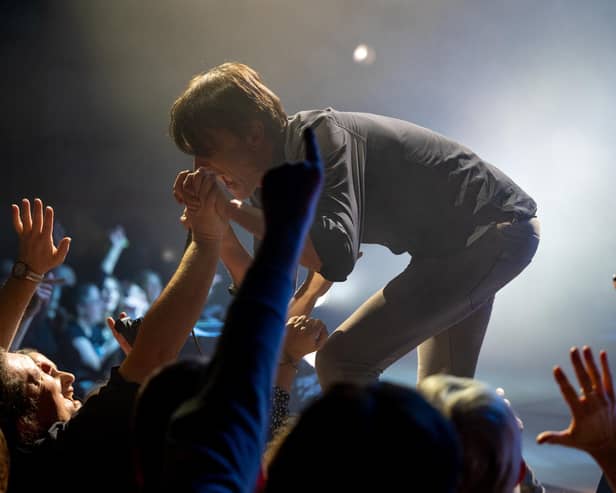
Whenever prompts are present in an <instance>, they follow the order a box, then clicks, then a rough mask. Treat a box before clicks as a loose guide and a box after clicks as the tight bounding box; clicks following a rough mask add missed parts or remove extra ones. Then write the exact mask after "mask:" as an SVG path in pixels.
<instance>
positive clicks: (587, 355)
mask: <svg viewBox="0 0 616 493" xmlns="http://www.w3.org/2000/svg"><path fill="white" fill-rule="evenodd" d="M582 354H583V355H584V362H585V363H586V369H587V370H588V375H589V376H590V381H591V384H592V388H593V390H595V392H600V393H601V394H603V385H601V376H600V374H599V368H597V364H596V363H595V357H594V355H593V354H592V349H590V347H588V346H584V348H583V349H582Z"/></svg>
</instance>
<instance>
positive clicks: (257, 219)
mask: <svg viewBox="0 0 616 493" xmlns="http://www.w3.org/2000/svg"><path fill="white" fill-rule="evenodd" d="M227 214H228V216H229V219H231V220H232V221H234V222H236V223H237V224H239V225H240V226H242V227H243V228H244V229H246V230H247V231H249V232H250V233H252V234H253V235H254V236H255V237H257V238H258V239H263V234H264V231H265V221H264V220H263V211H262V210H261V209H259V208H257V207H253V206H251V205H248V204H245V203H243V202H238V201H237V200H232V201H229V202H228V204H227ZM299 263H300V264H301V265H303V266H305V267H307V268H309V269H312V270H315V271H318V270H319V269H320V268H321V259H320V258H319V255H318V254H317V251H316V250H315V248H314V245H313V244H312V241H311V240H310V237H309V236H308V237H306V242H305V243H304V248H303V250H302V252H301V256H300V259H299Z"/></svg>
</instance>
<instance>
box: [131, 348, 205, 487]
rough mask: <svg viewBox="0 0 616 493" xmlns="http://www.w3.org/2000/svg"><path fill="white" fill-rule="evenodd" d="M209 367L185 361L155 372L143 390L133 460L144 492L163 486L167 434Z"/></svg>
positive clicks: (138, 403) (137, 407) (137, 410)
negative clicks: (168, 428)
mask: <svg viewBox="0 0 616 493" xmlns="http://www.w3.org/2000/svg"><path fill="white" fill-rule="evenodd" d="M207 370H208V363H207V361H206V360H203V359H183V360H179V361H177V362H175V363H171V364H169V365H166V366H163V367H162V368H160V369H159V370H157V371H155V372H154V373H153V374H152V375H151V376H150V378H148V380H147V381H146V382H145V383H144V384H143V385H142V386H141V389H140V390H139V393H138V395H137V399H136V404H135V413H134V417H133V432H134V433H133V438H134V452H135V453H134V457H135V465H136V470H137V477H138V482H139V484H140V486H141V489H142V491H155V490H156V489H157V485H158V486H162V485H161V484H160V481H161V480H162V477H161V473H162V471H163V459H164V455H165V434H166V431H167V427H168V425H169V420H170V419H171V417H172V415H173V413H174V412H175V411H176V410H177V408H178V407H179V406H180V405H181V404H182V403H184V402H185V401H186V400H187V399H190V398H191V397H193V396H194V395H195V394H196V393H197V392H198V391H199V389H200V388H201V387H202V385H203V382H204V379H205V378H206V375H207Z"/></svg>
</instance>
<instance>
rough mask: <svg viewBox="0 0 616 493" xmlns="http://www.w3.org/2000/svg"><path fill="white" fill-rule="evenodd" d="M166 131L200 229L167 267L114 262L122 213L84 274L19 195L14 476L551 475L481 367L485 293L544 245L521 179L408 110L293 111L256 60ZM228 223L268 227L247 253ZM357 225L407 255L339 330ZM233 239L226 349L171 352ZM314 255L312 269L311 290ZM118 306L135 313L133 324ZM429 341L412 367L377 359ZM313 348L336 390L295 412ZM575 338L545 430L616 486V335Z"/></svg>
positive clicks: (466, 488) (484, 479)
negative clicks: (606, 340) (557, 427)
mask: <svg viewBox="0 0 616 493" xmlns="http://www.w3.org/2000/svg"><path fill="white" fill-rule="evenodd" d="M171 133H172V135H173V137H174V138H175V140H176V143H177V144H178V146H179V147H180V149H182V150H184V151H185V152H189V153H190V154H192V155H194V156H195V169H194V170H185V171H182V172H180V173H179V174H178V175H177V177H176V179H175V181H174V183H173V193H174V195H175V197H176V199H177V200H178V202H179V203H180V204H181V205H182V207H183V212H182V213H181V216H180V221H181V222H182V224H183V225H184V226H185V227H186V228H187V230H188V231H189V238H188V241H187V246H186V249H185V251H184V254H183V256H182V258H181V260H180V262H179V264H178V266H177V269H176V271H175V272H174V274H173V275H172V277H171V278H170V279H169V281H168V282H167V283H166V285H165V286H164V287H163V286H162V284H163V283H162V282H161V281H160V279H157V278H156V276H155V275H154V273H152V272H144V275H143V276H140V279H139V280H138V281H139V282H134V283H132V282H131V283H121V282H119V281H118V280H117V279H116V278H115V277H113V270H114V266H115V263H116V262H117V259H118V257H119V255H120V253H121V251H122V249H123V248H125V247H126V244H127V242H126V237H125V235H123V234H122V232H121V230H116V231H114V233H113V234H112V236H111V243H112V246H111V249H110V252H109V254H108V255H107V256H106V257H105V259H104V260H103V262H102V268H101V270H102V276H101V279H100V281H99V282H96V283H79V282H77V281H76V280H75V279H74V278H75V275H74V273H71V270H70V269H69V268H68V267H67V266H66V264H65V263H64V261H65V259H66V257H67V255H68V254H69V249H70V244H71V241H72V240H71V239H70V238H68V237H61V238H60V237H58V236H59V235H55V236H54V225H55V220H54V210H53V208H52V207H51V206H49V205H48V206H45V205H44V204H43V203H42V201H41V200H40V199H34V201H33V202H30V201H29V200H28V199H23V201H22V202H21V203H20V204H14V205H13V206H12V214H13V225H14V229H15V232H16V234H17V236H18V238H19V248H18V251H17V252H16V255H15V258H16V262H14V263H11V268H10V272H7V275H6V281H5V282H4V284H3V285H2V287H0V430H1V432H2V433H1V434H0V453H1V458H2V468H1V471H0V490H1V491H11V492H17V491H38V490H42V489H50V490H54V491H66V492H71V491H82V490H83V489H86V490H88V491H95V492H96V491H101V492H102V491H105V492H109V491H118V492H124V491H126V492H134V491H143V492H148V491H152V492H156V491H173V492H175V491H195V492H196V491H216V492H249V493H252V492H265V493H268V492H285V493H286V492H300V493H301V492H313V491H336V492H340V491H371V492H372V491H391V490H396V491H397V490H401V489H402V490H409V491H421V492H434V493H440V492H443V493H446V492H447V493H449V492H459V493H467V492H468V493H470V492H495V493H510V492H513V491H515V490H516V489H517V490H518V491H522V492H524V493H526V492H532V491H542V490H543V488H542V486H541V484H540V483H539V482H538V481H537V479H536V478H535V476H534V474H533V472H532V470H531V468H530V467H529V465H528V464H526V463H525V461H524V458H523V450H522V440H521V436H522V428H521V424H520V420H519V419H518V417H517V416H516V415H515V413H514V410H513V409H512V407H511V405H510V403H509V402H508V401H506V400H505V399H504V397H503V396H502V395H500V394H499V393H497V392H496V391H494V390H493V389H491V388H489V387H488V386H487V385H485V384H483V383H481V382H479V381H477V380H475V379H474V378H473V377H474V371H475V365H476V362H477V358H478V357H479V351H480V347H481V343H482V340H483V335H484V333H485V331H486V328H487V325H488V321H489V318H490V313H491V310H492V307H493V301H494V295H495V293H496V292H497V291H498V290H500V289H501V288H502V287H504V286H505V285H506V284H507V283H508V282H509V281H511V280H512V279H514V278H515V277H516V276H517V275H518V274H520V272H522V270H523V269H524V268H525V267H526V266H527V265H528V264H529V263H530V261H531V259H532V257H533V255H534V253H535V250H536V248H537V246H538V242H539V230H538V221H537V218H536V216H535V213H536V205H535V203H534V201H533V200H532V199H531V198H530V197H529V196H528V195H527V194H525V193H524V192H523V191H522V190H521V188H519V187H518V186H517V185H515V183H514V182H513V181H512V180H511V179H510V178H508V177H507V176H506V175H505V174H504V173H502V172H501V171H499V170H498V169H496V168H494V167H493V166H491V165H489V164H488V163H485V162H484V161H482V160H481V159H479V158H478V157H477V156H476V155H475V154H474V153H473V152H472V151H470V150H469V149H467V148H465V147H463V146H461V145H459V144H456V143H454V142H452V141H450V140H448V139H446V138H445V137H442V136H440V135H438V134H435V133H433V132H431V131H429V130H427V129H422V128H421V127H417V126H414V125H412V124H410V123H407V122H401V121H398V120H392V119H388V118H385V117H379V116H376V115H366V114H360V113H340V112H336V111H335V110H326V111H312V112H300V114H298V115H295V116H293V117H290V118H288V119H287V118H286V115H285V114H284V111H283V110H282V106H281V104H280V101H279V100H278V98H277V96H275V94H274V93H273V92H272V91H271V90H269V89H268V88H267V87H265V86H264V84H263V83H262V81H261V79H260V77H259V76H258V74H257V73H256V72H254V71H253V70H252V69H250V68H249V67H246V66H244V65H241V64H224V65H223V66H220V67H216V68H215V69H213V70H211V71H209V72H207V73H206V74H202V75H200V76H198V77H196V78H195V79H193V80H192V81H191V83H190V84H189V87H188V88H187V90H186V91H185V93H184V94H182V96H181V97H180V98H178V100H177V101H176V103H175V104H174V106H173V108H172V122H171ZM321 156H322V157H321ZM378 156H381V157H383V160H382V162H381V163H380V164H382V167H381V168H379V170H380V171H378V172H377V170H376V167H375V165H374V164H372V165H371V164H370V163H373V162H374V161H375V160H376V159H377V157H378ZM401 170H402V171H401ZM398 172H399V173H400V174H397V173H398ZM394 181H396V183H394ZM441 188H442V190H441ZM225 189H226V190H225ZM405 190H406V192H405ZM435 190H441V191H442V194H441V195H438V194H435V193H434V191H435ZM227 192H229V193H230V194H231V195H232V197H231V198H230V197H229V195H228V193H227ZM414 194H415V195H414ZM437 195H438V196H437ZM249 197H250V198H251V199H252V205H248V204H246V202H245V200H246V199H248V198H249ZM405 202H408V203H407V204H406V205H405V204H404V203H405ZM403 206H404V209H401V208H402V207H403ZM231 222H236V223H238V224H239V225H240V226H243V227H245V228H246V229H248V230H249V231H251V232H252V233H253V234H254V235H255V238H256V240H257V245H256V247H255V252H254V258H253V257H252V256H251V255H250V254H249V252H247V251H246V250H245V249H244V247H243V246H242V245H241V243H240V242H239V241H238V240H237V237H236V236H235V234H234V232H233V229H232V228H231ZM60 236H61V235H60ZM362 242H377V243H381V244H385V245H386V246H388V247H389V248H390V249H391V250H392V251H394V252H401V251H409V252H410V253H412V255H413V258H412V260H411V263H410V265H409V266H408V267H407V268H406V269H405V271H404V272H402V273H401V274H400V275H399V276H398V277H396V278H395V279H393V280H392V281H391V282H390V283H389V284H388V285H387V286H386V287H385V288H384V289H382V290H379V291H378V292H377V293H375V295H374V296H373V297H372V298H371V299H370V300H368V301H367V302H366V303H365V304H364V305H363V306H362V307H360V308H359V309H358V310H357V311H356V312H354V313H353V314H351V316H350V317H349V319H348V320H347V321H346V322H344V323H343V324H342V326H341V327H338V328H337V329H336V330H334V331H332V332H331V333H329V331H328V329H327V328H326V327H325V325H324V324H323V322H322V321H320V320H318V319H315V318H313V317H311V311H312V309H313V308H314V305H315V303H316V300H317V299H318V297H319V296H321V295H322V294H324V293H325V292H326V291H327V290H328V289H329V288H330V286H331V285H332V283H333V282H342V281H344V279H345V278H346V276H347V275H348V273H349V272H350V271H351V270H352V268H353V266H354V264H355V261H356V260H357V259H358V258H359V256H360V252H359V245H360V244H361V243H362ZM220 260H222V262H223V263H224V265H225V266H226V268H227V269H228V271H229V275H230V276H231V278H232V279H233V283H234V287H233V288H232V289H231V291H232V292H233V293H234V297H233V300H232V302H231V304H230V306H229V308H228V310H227V311H226V313H225V316H224V326H223V328H222V330H221V332H220V336H219V339H218V342H217V345H216V349H215V351H214V353H213V356H212V358H211V359H203V358H179V355H180V353H181V351H182V348H183V346H184V344H185V343H186V340H187V338H188V337H189V335H190V333H191V331H192V330H193V329H194V327H195V326H196V325H197V323H198V321H199V319H200V318H201V317H202V316H203V313H204V308H205V307H206V306H207V301H208V296H209V294H210V292H211V289H212V286H213V284H214V283H215V282H216V276H217V268H218V265H219V261H220ZM299 265H304V266H306V267H307V268H308V269H309V273H308V275H307V277H306V279H305V281H304V283H303V284H302V286H301V287H300V288H299V289H296V277H297V270H298V267H299ZM60 279H61V280H62V282H58V280H60ZM42 307H44V310H43V309H42ZM37 317H38V320H37ZM118 318H123V319H124V318H128V319H132V320H137V319H138V320H140V325H139V330H138V331H137V333H136V337H135V339H134V341H130V342H129V340H127V338H126V337H125V336H124V335H123V333H122V331H121V330H119V326H118ZM103 319H104V321H105V324H104V325H103V324H102V321H103ZM35 321H36V322H35ZM418 345H419V355H420V363H419V365H420V367H419V372H418V377H419V378H418V382H417V385H416V386H413V385H411V384H410V383H409V385H401V384H393V383H387V382H382V381H379V379H378V377H379V375H380V373H381V372H382V371H383V370H384V369H385V368H386V367H387V366H388V365H389V364H391V363H392V362H393V361H395V360H396V359H397V358H399V357H401V356H402V355H404V354H406V353H407V352H408V351H410V350H411V349H413V348H414V347H416V346H418ZM314 352H316V354H317V357H316V365H317V373H318V377H319V381H320V384H321V388H322V392H321V393H320V395H319V396H317V397H316V398H315V399H314V400H313V401H312V402H310V403H309V404H308V405H307V406H305V408H304V409H302V411H301V412H300V413H299V414H297V415H291V413H290V411H289V393H290V389H291V386H292V384H293V381H294V378H295V377H296V375H297V370H298V365H299V364H300V362H301V361H302V358H304V357H305V356H306V355H308V354H310V353H314ZM571 361H572V364H573V368H574V370H575V373H576V377H577V380H578V382H579V385H580V387H581V393H580V392H578V391H576V389H575V388H574V386H573V385H572V384H571V382H570V380H569V379H568V378H567V376H566V375H565V373H564V372H563V370H562V369H561V368H559V367H557V368H556V369H555V370H554V377H555V379H556V382H557V384H558V385H559V387H560V390H561V393H562V395H563V398H564V400H565V402H566V403H567V405H568V406H569V408H570V410H571V423H570V426H569V427H568V428H567V429H565V430H562V431H546V432H543V433H541V434H540V435H539V436H538V437H537V441H538V442H539V443H547V444H556V445H562V446H568V447H574V448H577V449H580V450H583V451H585V452H587V453H589V454H590V455H591V456H592V457H593V458H594V459H595V460H596V461H597V463H598V464H599V466H600V467H601V468H602V470H603V472H604V474H605V484H606V485H610V486H612V487H613V486H616V407H615V406H616V397H615V392H614V386H613V381H612V374H611V371H610V368H609V363H608V358H607V354H606V353H605V352H601V353H600V356H599V364H597V362H596V360H595V357H594V355H593V353H592V351H591V349H590V348H588V347H584V348H583V349H582V351H579V350H578V349H577V348H574V349H572V351H571ZM68 369H71V370H72V371H67V370H68Z"/></svg>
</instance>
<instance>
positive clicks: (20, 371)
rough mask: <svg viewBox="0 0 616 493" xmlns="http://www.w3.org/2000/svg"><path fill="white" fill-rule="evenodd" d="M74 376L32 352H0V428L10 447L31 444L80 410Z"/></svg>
mask: <svg viewBox="0 0 616 493" xmlns="http://www.w3.org/2000/svg"><path fill="white" fill-rule="evenodd" d="M74 381H75V377H74V375H72V374H71V373H68V372H63V371H59V370H58V368H57V367H56V365H55V363H54V362H53V361H51V360H49V359H48V358H47V357H45V356H44V355H43V354H41V353H39V352H37V351H34V350H24V351H20V352H17V353H9V352H7V351H5V350H4V349H0V428H1V429H2V430H3V431H4V433H5V436H6V438H7V441H8V442H9V445H10V446H11V447H13V446H15V445H17V444H20V443H21V444H27V443H31V442H32V441H33V440H36V439H37V438H39V437H40V436H41V435H42V434H43V433H44V432H45V431H46V430H47V429H49V427H50V426H51V425H52V424H54V423H55V422H57V421H68V420H69V419H70V418H71V417H72V416H73V414H75V412H77V410H78V409H79V408H80V407H81V403H80V402H79V401H77V400H76V399H74V398H73V382H74Z"/></svg>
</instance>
